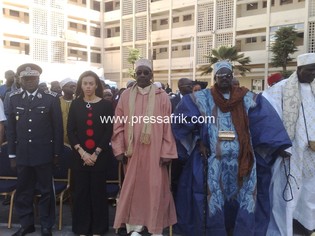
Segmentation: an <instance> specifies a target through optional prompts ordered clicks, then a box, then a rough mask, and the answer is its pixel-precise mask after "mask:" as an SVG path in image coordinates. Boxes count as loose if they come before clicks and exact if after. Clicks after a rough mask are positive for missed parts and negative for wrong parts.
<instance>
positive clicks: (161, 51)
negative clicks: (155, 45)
mask: <svg viewBox="0 0 315 236" xmlns="http://www.w3.org/2000/svg"><path fill="white" fill-rule="evenodd" d="M159 51H160V53H163V52H167V48H160V50H159Z"/></svg>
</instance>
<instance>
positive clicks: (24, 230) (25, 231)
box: [12, 225, 35, 236]
mask: <svg viewBox="0 0 315 236" xmlns="http://www.w3.org/2000/svg"><path fill="white" fill-rule="evenodd" d="M33 232H35V227H34V225H29V226H27V227H21V228H20V229H19V230H18V231H16V232H15V233H14V234H13V235H12V236H24V235H26V234H30V233H33Z"/></svg>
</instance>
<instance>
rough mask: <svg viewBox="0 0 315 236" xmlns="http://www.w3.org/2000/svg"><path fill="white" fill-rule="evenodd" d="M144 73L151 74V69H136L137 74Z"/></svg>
mask: <svg viewBox="0 0 315 236" xmlns="http://www.w3.org/2000/svg"><path fill="white" fill-rule="evenodd" d="M142 74H144V75H149V74H150V71H149V70H137V71H136V75H137V76H140V75H142Z"/></svg>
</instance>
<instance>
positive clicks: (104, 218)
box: [67, 71, 113, 235]
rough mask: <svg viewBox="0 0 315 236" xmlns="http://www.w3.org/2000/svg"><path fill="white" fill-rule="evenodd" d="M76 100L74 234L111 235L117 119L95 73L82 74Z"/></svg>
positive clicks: (72, 122)
mask: <svg viewBox="0 0 315 236" xmlns="http://www.w3.org/2000/svg"><path fill="white" fill-rule="evenodd" d="M75 95H76V99H75V100H74V101H73V102H72V104H71V107H70V111H69V117H68V128H67V131H68V138H69V141H70V144H71V146H72V147H73V151H74V153H75V155H74V161H73V177H74V193H73V195H74V196H73V219H72V231H73V232H74V233H76V234H80V235H101V234H105V233H106V232H107V231H108V204H107V201H106V188H105V181H106V159H107V157H108V156H109V155H110V153H109V150H110V149H109V142H110V138H111V135H112V131H113V128H112V123H111V122H110V121H107V122H105V121H104V118H106V117H112V116H113V108H112V105H111V103H110V102H109V101H106V100H104V99H103V88H102V85H101V82H100V79H99V77H98V76H97V74H95V73H94V72H92V71H86V72H84V73H82V74H81V76H80V77H79V80H78V84H77V90H76V93H75Z"/></svg>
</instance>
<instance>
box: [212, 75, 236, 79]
mask: <svg viewBox="0 0 315 236" xmlns="http://www.w3.org/2000/svg"><path fill="white" fill-rule="evenodd" d="M215 77H217V79H223V78H227V79H231V78H233V75H232V74H216V75H215Z"/></svg>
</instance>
